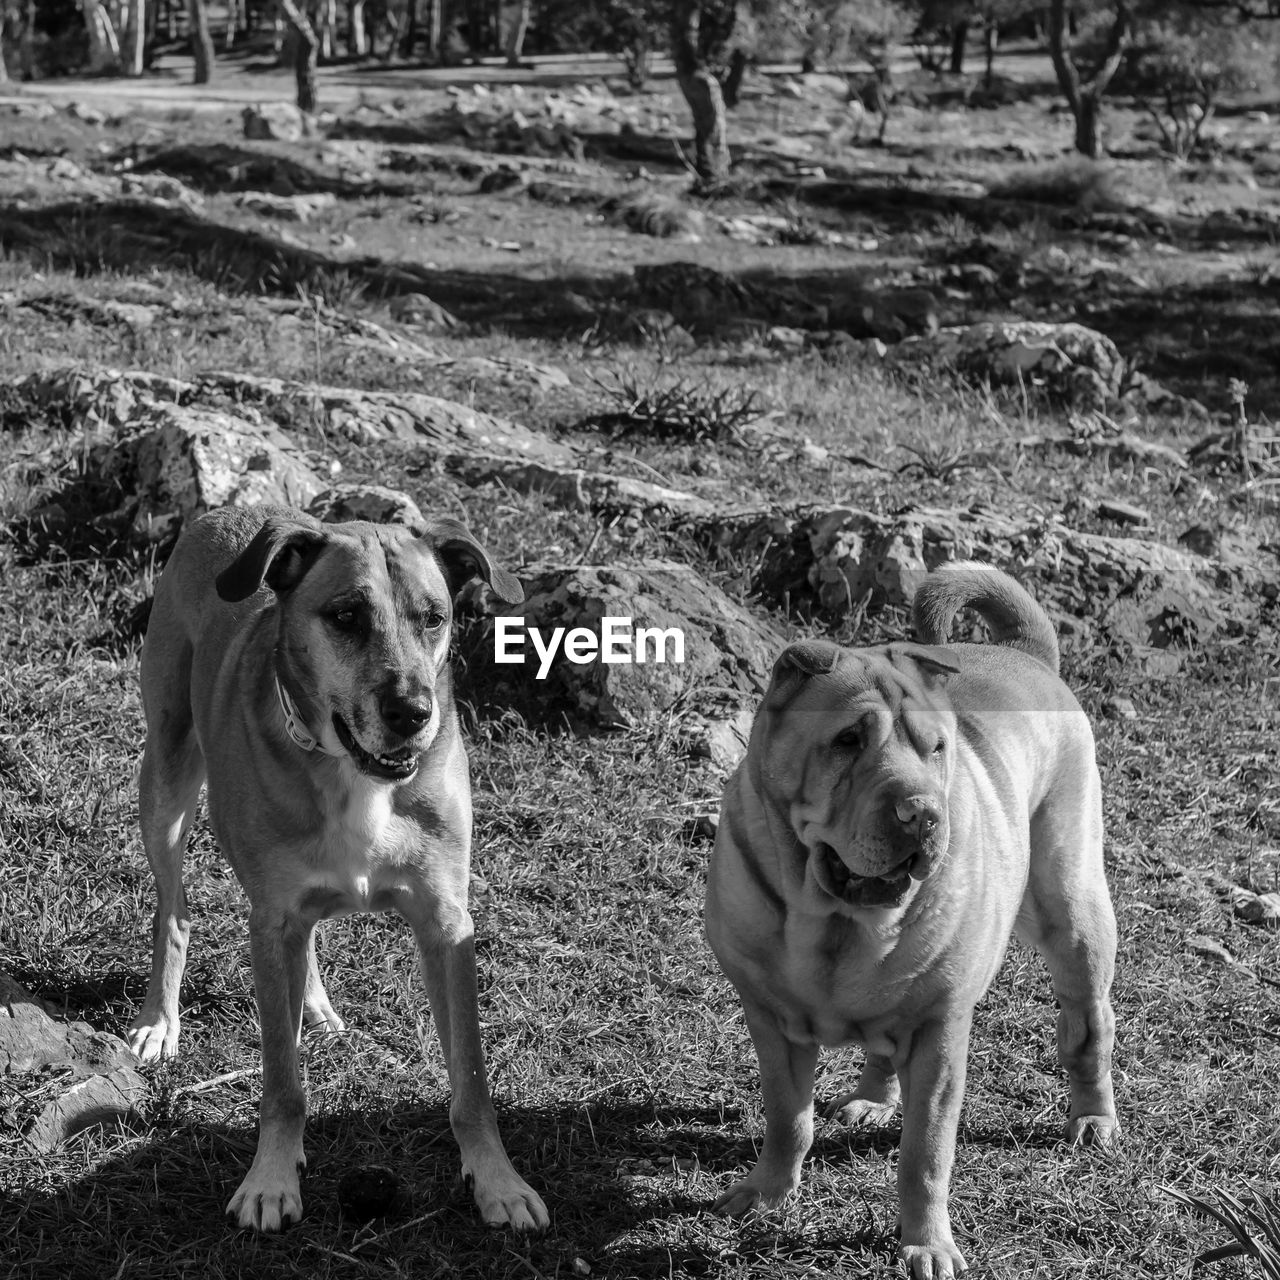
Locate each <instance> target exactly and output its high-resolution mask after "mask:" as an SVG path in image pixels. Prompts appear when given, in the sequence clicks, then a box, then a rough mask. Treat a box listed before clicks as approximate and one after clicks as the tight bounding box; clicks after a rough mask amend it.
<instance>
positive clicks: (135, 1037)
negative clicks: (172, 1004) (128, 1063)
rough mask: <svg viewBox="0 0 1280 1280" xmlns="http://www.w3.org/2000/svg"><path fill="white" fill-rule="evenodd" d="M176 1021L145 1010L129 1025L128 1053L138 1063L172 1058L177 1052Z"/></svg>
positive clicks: (173, 1018)
mask: <svg viewBox="0 0 1280 1280" xmlns="http://www.w3.org/2000/svg"><path fill="white" fill-rule="evenodd" d="M178 1031H179V1026H178V1019H177V1017H176V1015H175V1016H174V1017H172V1018H166V1017H165V1016H164V1015H163V1014H150V1013H147V1012H146V1011H145V1010H143V1012H141V1013H139V1014H138V1016H137V1017H136V1018H134V1020H133V1021H132V1022H131V1023H130V1024H129V1035H128V1044H129V1049H130V1052H132V1054H133V1056H134V1057H135V1058H137V1059H138V1060H139V1061H140V1062H157V1061H159V1059H161V1058H172V1057H173V1056H174V1055H175V1054H176V1053H177V1052H178Z"/></svg>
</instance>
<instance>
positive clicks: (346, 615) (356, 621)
mask: <svg viewBox="0 0 1280 1280" xmlns="http://www.w3.org/2000/svg"><path fill="white" fill-rule="evenodd" d="M329 621H330V622H332V623H333V625H334V626H335V627H337V628H338V630H339V631H354V630H355V629H356V628H357V627H358V626H359V625H360V614H359V612H358V611H357V610H355V609H353V608H352V607H351V606H350V605H343V607H342V608H341V609H335V610H334V611H333V612H332V613H331V614H330V615H329Z"/></svg>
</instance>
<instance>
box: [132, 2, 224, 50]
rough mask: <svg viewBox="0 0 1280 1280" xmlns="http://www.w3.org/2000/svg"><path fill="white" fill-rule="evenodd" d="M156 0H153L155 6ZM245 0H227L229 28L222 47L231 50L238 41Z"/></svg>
mask: <svg viewBox="0 0 1280 1280" xmlns="http://www.w3.org/2000/svg"><path fill="white" fill-rule="evenodd" d="M154 5H155V0H152V7H153V8H154ZM244 9H245V0H227V29H226V31H224V32H223V33H222V47H223V49H225V50H226V51H227V52H228V53H230V52H231V50H232V48H233V47H234V46H235V42H236V28H237V27H238V26H239V25H240V16H241V15H242V14H243V13H244Z"/></svg>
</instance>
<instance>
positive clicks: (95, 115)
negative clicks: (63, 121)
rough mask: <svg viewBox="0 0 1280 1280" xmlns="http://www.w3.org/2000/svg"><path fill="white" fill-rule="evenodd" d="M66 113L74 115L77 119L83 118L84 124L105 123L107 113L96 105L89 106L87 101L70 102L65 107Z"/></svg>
mask: <svg viewBox="0 0 1280 1280" xmlns="http://www.w3.org/2000/svg"><path fill="white" fill-rule="evenodd" d="M67 114H68V115H71V116H75V117H76V119H77V120H83V121H84V122H85V124H106V123H107V114H106V112H105V111H99V110H98V108H97V107H91V106H89V105H88V104H87V103H83V102H72V103H70V104H69V105H68V107H67Z"/></svg>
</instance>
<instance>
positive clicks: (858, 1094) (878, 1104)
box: [823, 1053, 902, 1129]
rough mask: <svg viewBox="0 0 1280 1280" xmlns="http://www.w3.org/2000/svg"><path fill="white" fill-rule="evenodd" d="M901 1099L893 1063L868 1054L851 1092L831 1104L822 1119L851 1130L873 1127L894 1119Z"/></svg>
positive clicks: (874, 1054)
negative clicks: (837, 1123)
mask: <svg viewBox="0 0 1280 1280" xmlns="http://www.w3.org/2000/svg"><path fill="white" fill-rule="evenodd" d="M901 1097H902V1089H901V1087H900V1086H899V1084H898V1074H897V1072H896V1071H894V1069H893V1063H892V1062H891V1061H890V1060H889V1059H888V1058H885V1057H881V1056H880V1055H879V1054H876V1053H869V1054H867V1061H866V1063H865V1065H864V1066H863V1068H862V1074H861V1075H860V1076H859V1077H858V1083H857V1085H856V1086H855V1087H854V1089H853V1090H852V1092H850V1093H842V1094H841V1095H840V1096H839V1097H838V1098H834V1099H833V1100H832V1101H831V1102H829V1103H828V1104H827V1107H826V1110H825V1111H824V1112H823V1116H824V1117H825V1118H826V1119H827V1120H839V1121H840V1123H841V1124H843V1125H848V1127H849V1128H850V1129H869V1128H874V1127H875V1126H877V1125H882V1124H888V1123H889V1121H890V1120H892V1119H893V1113H894V1112H895V1111H896V1110H897V1108H898V1102H899V1100H900V1099H901Z"/></svg>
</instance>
